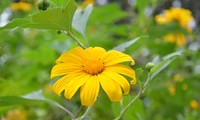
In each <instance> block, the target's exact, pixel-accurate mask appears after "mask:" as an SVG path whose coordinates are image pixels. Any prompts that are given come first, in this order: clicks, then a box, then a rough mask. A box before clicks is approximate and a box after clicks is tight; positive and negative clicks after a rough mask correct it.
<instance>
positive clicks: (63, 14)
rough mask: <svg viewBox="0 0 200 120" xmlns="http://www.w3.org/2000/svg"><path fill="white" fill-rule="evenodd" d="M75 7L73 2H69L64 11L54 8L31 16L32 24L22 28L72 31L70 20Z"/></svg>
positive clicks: (71, 0) (72, 0)
mask: <svg viewBox="0 0 200 120" xmlns="http://www.w3.org/2000/svg"><path fill="white" fill-rule="evenodd" d="M76 8H77V6H76V3H75V2H74V0H70V1H69V3H68V4H67V7H66V8H65V9H62V8H54V9H50V10H46V11H42V12H39V13H37V14H34V15H33V16H32V22H33V23H30V24H26V25H24V26H23V27H32V28H43V29H57V30H64V31H71V30H72V18H73V15H74V12H75V10H76Z"/></svg>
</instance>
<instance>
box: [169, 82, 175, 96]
mask: <svg viewBox="0 0 200 120" xmlns="http://www.w3.org/2000/svg"><path fill="white" fill-rule="evenodd" d="M168 90H169V94H170V95H171V96H174V95H175V94H176V85H175V84H170V85H169V86H168Z"/></svg>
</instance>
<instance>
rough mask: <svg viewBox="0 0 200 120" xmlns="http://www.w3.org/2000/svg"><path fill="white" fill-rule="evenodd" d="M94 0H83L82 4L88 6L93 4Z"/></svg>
mask: <svg viewBox="0 0 200 120" xmlns="http://www.w3.org/2000/svg"><path fill="white" fill-rule="evenodd" d="M94 3H95V0H84V4H86V5H89V4H94Z"/></svg>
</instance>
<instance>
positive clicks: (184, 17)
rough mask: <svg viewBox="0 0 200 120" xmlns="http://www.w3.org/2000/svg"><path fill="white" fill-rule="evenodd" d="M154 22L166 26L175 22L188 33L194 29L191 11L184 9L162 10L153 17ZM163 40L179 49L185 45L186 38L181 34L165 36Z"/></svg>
mask: <svg viewBox="0 0 200 120" xmlns="http://www.w3.org/2000/svg"><path fill="white" fill-rule="evenodd" d="M155 21H156V22H157V23H158V24H168V23H170V22H173V21H175V22H177V23H178V24H179V25H180V27H182V28H183V29H185V30H187V31H188V32H191V31H192V28H193V27H194V18H193V16H192V13H191V11H190V10H187V9H184V8H174V7H172V8H170V9H168V10H164V12H163V13H162V14H159V15H156V16H155ZM163 38H164V40H166V41H168V42H171V43H175V44H176V45H177V46H179V47H181V46H184V45H185V44H186V37H185V35H184V34H182V33H171V34H167V35H166V36H164V37H163Z"/></svg>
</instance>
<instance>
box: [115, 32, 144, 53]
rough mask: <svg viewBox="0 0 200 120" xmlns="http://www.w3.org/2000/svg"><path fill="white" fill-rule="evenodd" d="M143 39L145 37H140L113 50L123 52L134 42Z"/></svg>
mask: <svg viewBox="0 0 200 120" xmlns="http://www.w3.org/2000/svg"><path fill="white" fill-rule="evenodd" d="M143 37H147V36H141V37H137V38H135V39H133V40H130V41H128V42H125V43H122V44H120V45H118V46H116V47H114V48H113V50H118V51H121V52H124V51H125V49H126V48H128V47H130V46H131V45H133V44H134V43H135V42H137V41H138V40H139V39H140V38H143Z"/></svg>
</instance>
